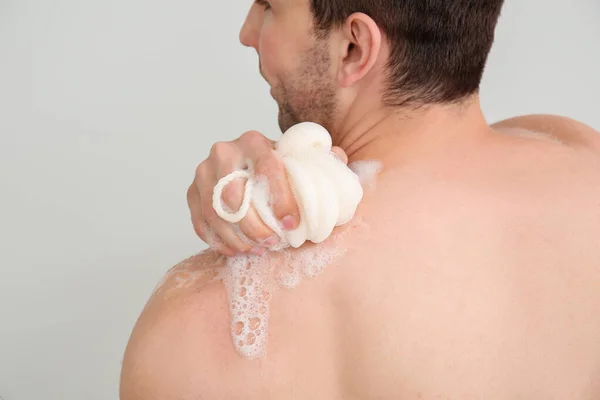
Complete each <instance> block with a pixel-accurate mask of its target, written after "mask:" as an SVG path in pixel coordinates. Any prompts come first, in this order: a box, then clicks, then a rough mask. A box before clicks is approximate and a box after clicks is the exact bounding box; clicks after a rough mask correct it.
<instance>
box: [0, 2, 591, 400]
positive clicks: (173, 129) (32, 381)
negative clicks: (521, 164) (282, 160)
mask: <svg viewBox="0 0 600 400" xmlns="http://www.w3.org/2000/svg"><path fill="white" fill-rule="evenodd" d="M249 5H250V1H249V0H247V1H237V0H236V1H211V2H208V1H199V0H180V1H171V2H167V1H156V0H102V1H93V2H92V1H85V0H54V1H47V0H0V196H1V197H0V199H1V200H0V205H1V207H0V397H2V398H3V399H4V400H23V399H27V400H39V399H56V400H81V399H86V400H96V399H97V400H100V399H102V400H106V399H117V397H118V380H119V372H120V365H121V358H122V354H123V350H124V348H125V345H126V342H127V339H128V336H129V333H130V331H131V329H132V327H133V324H134V322H135V319H136V318H137V316H138V314H139V312H140V311H141V308H142V307H143V305H144V303H145V301H146V299H147V297H148V296H149V294H150V293H151V290H152V289H153V287H154V285H155V284H156V282H157V281H158V280H159V279H160V277H161V276H162V274H163V273H164V272H165V271H166V270H167V269H168V268H170V267H171V266H173V265H174V264H176V263H177V262H178V261H180V260H182V259H184V258H186V257H188V256H190V255H192V254H194V253H196V252H198V251H200V250H202V249H203V248H204V247H203V245H202V243H201V242H200V241H199V240H198V239H196V238H195V236H194V232H193V230H192V227H191V224H190V222H189V216H188V210H187V205H186V200H185V194H186V190H187V187H188V185H189V184H190V182H191V180H192V178H193V175H194V169H195V167H196V165H197V164H198V163H199V162H200V161H202V160H203V159H204V158H205V157H206V155H207V153H208V150H209V148H210V146H211V144H212V143H214V142H215V141H219V140H230V139H233V138H235V137H238V136H239V135H240V134H241V133H243V132H244V131H246V130H249V129H258V130H261V131H263V132H264V133H265V134H267V135H268V136H270V137H272V138H277V137H278V134H279V133H278V131H277V124H276V107H275V104H274V103H273V101H272V100H271V98H270V96H269V93H268V88H267V86H266V84H265V83H264V82H263V81H262V80H261V78H260V76H259V74H258V71H257V66H258V61H257V57H256V55H255V53H254V51H253V50H248V49H244V48H242V47H241V46H240V45H239V43H238V30H239V27H240V26H241V23H242V21H243V19H244V17H245V12H246V11H247V8H248V7H249ZM599 39H600V2H598V0H573V1H569V2H564V1H558V0H553V1H552V0H507V4H506V7H505V9H504V13H503V17H502V19H501V22H500V25H499V28H498V34H497V42H496V45H495V48H494V50H493V53H492V55H491V59H490V63H489V67H488V69H487V72H486V76H485V81H484V84H483V89H482V101H483V105H484V109H485V111H486V114H487V116H488V118H489V120H490V122H492V121H496V120H498V119H502V118H506V117H509V116H513V115H516V114H525V113H534V112H535V113H537V112H545V113H558V114H563V115H568V116H571V117H574V118H577V119H580V120H582V121H584V122H586V123H588V124H590V125H592V126H594V127H596V128H597V129H598V128H600V107H599V104H600V101H599V100H598V99H599V94H600V75H598V71H600V68H599V65H600V44H599V43H598V40H599Z"/></svg>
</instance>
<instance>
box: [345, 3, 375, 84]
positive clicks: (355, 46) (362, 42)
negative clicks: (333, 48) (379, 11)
mask: <svg viewBox="0 0 600 400" xmlns="http://www.w3.org/2000/svg"><path fill="white" fill-rule="evenodd" d="M343 39H344V40H343V43H342V45H343V46H344V49H343V52H342V57H341V58H342V59H341V63H340V68H339V71H338V74H339V80H340V84H341V85H342V86H344V87H348V86H352V85H353V84H354V83H356V82H357V81H359V80H361V79H362V78H363V77H364V76H365V75H367V74H368V73H369V71H370V70H371V69H372V68H373V66H374V65H375V62H376V61H377V58H378V57H379V53H380V51H381V40H382V38H381V31H380V29H379V27H378V26H377V24H376V23H375V21H373V19H372V18H371V17H369V16H368V15H366V14H363V13H354V14H352V15H351V16H350V17H348V19H347V20H346V23H345V24H344V27H343Z"/></svg>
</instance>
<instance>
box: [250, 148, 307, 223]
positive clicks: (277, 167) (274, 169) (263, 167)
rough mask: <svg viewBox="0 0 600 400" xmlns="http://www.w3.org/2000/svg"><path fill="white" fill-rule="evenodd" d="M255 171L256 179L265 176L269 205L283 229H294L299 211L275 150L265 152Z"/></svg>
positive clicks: (297, 221) (298, 218) (298, 217)
mask: <svg viewBox="0 0 600 400" xmlns="http://www.w3.org/2000/svg"><path fill="white" fill-rule="evenodd" d="M255 171H256V176H257V179H261V177H264V178H266V183H265V184H266V185H268V192H269V193H270V194H271V206H272V208H273V213H274V214H275V217H276V218H277V220H278V221H281V223H282V224H283V227H284V229H286V230H292V229H295V228H296V227H297V226H298V223H299V221H300V212H299V210H298V204H297V202H296V199H295V198H294V195H293V193H292V188H291V186H290V182H289V181H288V177H287V173H286V171H285V168H284V165H283V160H282V159H281V158H280V157H279V155H278V154H277V153H276V152H275V151H271V152H269V153H265V154H264V155H263V157H262V158H261V159H260V160H259V161H258V163H257V165H256V167H255ZM264 178H262V179H264Z"/></svg>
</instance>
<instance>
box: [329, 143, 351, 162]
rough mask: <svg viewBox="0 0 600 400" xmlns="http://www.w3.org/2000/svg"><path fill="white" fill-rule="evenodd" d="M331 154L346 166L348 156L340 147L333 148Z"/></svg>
mask: <svg viewBox="0 0 600 400" xmlns="http://www.w3.org/2000/svg"><path fill="white" fill-rule="evenodd" d="M331 152H332V153H333V154H335V155H336V157H337V158H339V159H340V161H342V162H343V163H344V164H346V165H347V164H348V155H347V154H346V152H345V151H344V150H342V148H341V147H337V146H334V147H332V148H331Z"/></svg>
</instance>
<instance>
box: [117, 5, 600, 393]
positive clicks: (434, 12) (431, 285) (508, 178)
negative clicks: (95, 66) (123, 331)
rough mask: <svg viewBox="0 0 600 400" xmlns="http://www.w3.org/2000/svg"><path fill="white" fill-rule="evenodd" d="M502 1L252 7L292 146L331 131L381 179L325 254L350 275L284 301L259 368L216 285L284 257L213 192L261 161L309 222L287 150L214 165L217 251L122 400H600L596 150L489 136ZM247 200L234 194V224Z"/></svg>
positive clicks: (277, 207) (219, 157)
mask: <svg viewBox="0 0 600 400" xmlns="http://www.w3.org/2000/svg"><path fill="white" fill-rule="evenodd" d="M502 2H503V1H502V0H486V1H484V0H475V1H472V0H447V1H429V0H427V1H424V0H380V1H370V0H272V1H270V2H267V1H262V0H260V1H256V2H255V4H253V5H252V7H251V9H250V12H249V14H248V17H247V20H246V22H245V24H244V26H243V28H242V30H241V35H240V37H241V42H242V43H243V44H244V45H246V46H250V47H253V48H254V49H256V51H257V52H258V55H259V57H260V61H261V73H262V74H263V76H264V78H265V79H266V80H267V81H268V83H269V84H270V86H271V88H272V90H271V92H272V95H273V97H274V99H275V100H276V101H277V103H278V105H279V124H280V127H281V130H282V131H285V130H287V128H289V127H291V126H293V125H294V124H296V123H299V122H302V121H313V122H317V123H319V124H321V125H323V126H324V127H326V128H327V129H328V131H329V132H330V133H331V136H332V139H333V143H334V144H335V145H336V146H337V148H336V152H337V153H338V154H339V155H340V156H341V157H343V158H344V159H345V160H347V161H349V162H350V163H355V162H356V161H361V160H378V161H379V162H380V163H381V165H382V168H381V171H380V173H379V174H378V176H377V178H376V186H375V188H374V189H372V190H371V191H369V190H367V191H366V192H365V197H364V199H363V202H362V204H361V205H360V207H359V209H358V211H357V214H356V216H355V219H354V222H353V223H352V224H350V225H351V226H349V227H346V228H345V229H346V230H345V231H344V228H342V229H341V230H340V232H344V234H340V235H337V236H336V235H334V236H336V237H332V238H331V241H329V242H326V243H324V244H322V245H320V247H315V246H307V248H309V249H311V250H312V251H314V250H315V249H317V250H318V251H326V249H327V248H328V246H329V247H331V246H337V248H343V249H344V252H343V255H341V256H340V257H338V258H334V259H333V261H331V262H330V263H329V265H327V266H326V267H325V269H324V271H323V272H322V273H321V274H319V275H317V277H315V278H314V279H310V280H304V281H303V282H302V283H301V284H300V285H299V286H298V287H297V288H296V289H294V290H278V291H274V292H273V294H272V298H271V302H270V307H271V312H270V320H269V324H270V326H269V334H270V336H269V341H268V351H267V355H266V356H265V357H264V358H261V359H259V360H248V359H245V358H243V357H240V356H238V354H237V353H236V351H235V348H234V345H233V344H232V340H231V336H230V332H229V328H230V325H229V321H230V319H229V309H228V306H227V304H228V300H227V294H226V290H225V288H224V286H223V285H222V284H221V283H220V282H218V281H214V282H213V281H212V280H211V279H212V278H214V277H215V274H216V272H215V271H217V269H215V267H219V266H221V265H222V262H223V259H222V258H219V257H218V256H219V254H224V255H227V256H234V255H236V254H238V253H244V254H246V253H252V254H256V255H257V256H255V257H257V258H258V257H260V259H261V260H267V261H268V260H275V261H278V259H277V258H276V257H277V254H276V253H271V252H267V253H266V254H265V247H266V246H268V245H270V244H273V243H275V242H276V241H277V238H276V237H273V232H271V231H270V230H269V229H268V228H267V227H266V226H265V225H264V224H263V223H262V222H261V221H260V219H259V218H258V216H257V214H256V211H255V210H252V209H251V210H250V212H249V214H248V216H247V217H246V218H245V219H244V220H242V221H241V222H240V223H239V224H238V226H237V227H233V226H232V225H231V224H228V223H226V222H224V221H222V220H220V219H219V218H218V217H217V216H216V215H215V213H214V210H212V207H211V194H212V189H213V187H214V185H215V184H216V182H217V181H218V180H219V179H220V178H222V177H223V176H225V175H227V174H228V173H230V172H231V171H233V170H236V169H239V168H242V167H243V166H244V160H245V159H248V158H249V159H251V160H253V163H254V165H255V166H256V170H257V173H258V174H261V175H265V176H267V177H268V179H269V187H270V189H271V192H272V193H273V196H274V198H275V200H274V202H273V207H274V212H275V214H276V216H277V218H279V219H280V220H281V222H282V224H283V225H284V226H285V228H286V229H293V228H294V227H295V226H296V225H297V224H298V218H299V217H298V209H297V206H296V204H295V202H294V199H293V196H292V195H291V193H290V191H289V184H288V182H287V180H286V179H285V173H284V171H283V170H282V167H281V161H280V160H279V159H278V158H277V156H276V155H275V154H274V152H273V150H272V143H271V142H270V141H268V140H267V139H266V138H264V137H263V136H262V135H260V134H259V133H257V132H249V133H246V134H245V135H243V136H242V137H241V138H240V139H239V140H237V141H234V142H230V143H219V144H217V145H215V146H214V147H213V151H212V152H211V156H210V157H209V159H208V160H206V161H205V162H203V163H202V164H201V165H200V167H199V168H198V171H197V179H196V181H195V182H194V184H193V185H192V186H191V187H190V190H189V192H188V201H189V205H190V209H191V211H192V217H193V222H194V227H195V228H196V231H197V233H198V235H199V236H200V237H201V238H203V239H204V240H205V241H207V242H209V243H211V246H212V247H213V251H211V252H208V253H204V254H202V255H200V256H198V257H196V258H194V259H191V260H188V262H187V263H184V264H183V265H182V266H180V267H177V268H175V270H173V271H172V272H171V273H170V274H169V275H167V277H166V280H165V282H164V283H163V284H162V286H161V289H160V290H158V291H157V292H156V293H155V295H154V296H153V297H152V298H151V299H150V301H149V302H148V305H147V306H146V308H145V310H144V312H143V313H142V315H141V317H140V319H139V321H138V323H137V325H136V327H135V329H134V332H133V334H132V337H131V340H130V343H129V346H128V349H127V352H126V355H125V361H124V364H123V372H122V383H121V398H122V400H138V399H144V400H153V399H157V400H159V399H160V400H166V399H182V400H186V399H327V400H331V399H344V400H346V399H476V398H477V399H517V398H519V399H550V398H553V399H598V398H600V239H599V238H600V141H599V138H598V136H597V132H595V131H593V130H592V128H590V127H587V126H585V125H583V124H581V123H578V122H576V121H572V120H569V119H566V118H562V117H556V116H527V117H519V118H514V119H511V120H507V121H503V122H500V123H498V124H495V125H493V126H489V125H488V124H487V123H486V121H485V118H484V116H483V113H482V111H481V108H480V105H479V98H478V88H479V84H480V80H481V75H482V73H483V69H484V65H485V62H486V59H487V55H488V53H489V50H490V48H491V45H492V42H493V36H494V30H495V26H496V22H497V19H498V15H499V13H500V9H501V6H502ZM346 157H347V158H346ZM242 188H243V182H239V181H236V182H234V183H232V184H230V185H229V186H228V187H227V189H226V193H225V195H224V200H225V202H226V203H227V204H228V205H229V206H230V207H232V208H234V209H235V208H236V207H237V206H239V204H240V203H241V192H242ZM306 251H307V250H306V249H304V248H301V249H298V250H293V251H292V253H293V254H292V255H294V254H300V253H302V252H306ZM203 271H210V273H203Z"/></svg>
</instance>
